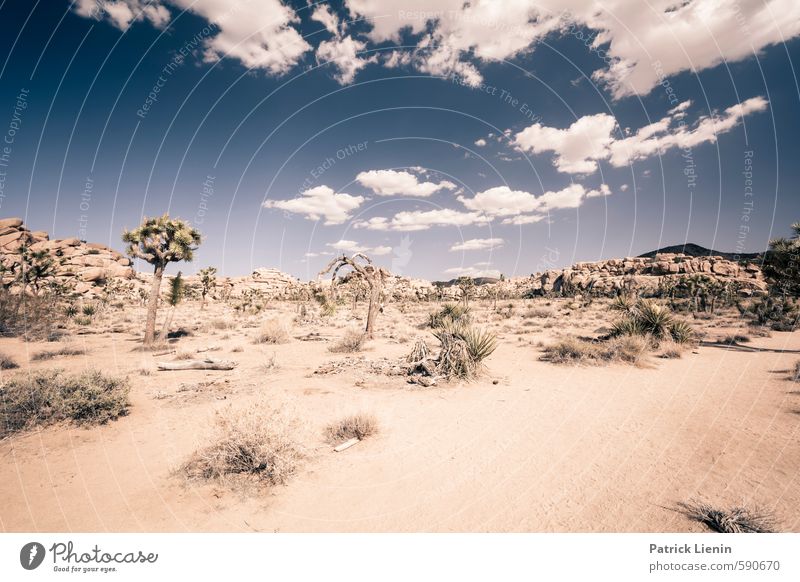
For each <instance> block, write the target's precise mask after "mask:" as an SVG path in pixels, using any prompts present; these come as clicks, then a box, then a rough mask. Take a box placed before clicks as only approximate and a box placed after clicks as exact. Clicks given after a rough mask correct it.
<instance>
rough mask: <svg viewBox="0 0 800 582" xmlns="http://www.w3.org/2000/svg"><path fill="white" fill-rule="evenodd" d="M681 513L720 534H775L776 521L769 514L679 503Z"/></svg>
mask: <svg viewBox="0 0 800 582" xmlns="http://www.w3.org/2000/svg"><path fill="white" fill-rule="evenodd" d="M678 507H679V508H680V511H681V513H683V514H684V515H685V516H686V517H688V518H689V519H692V520H694V521H697V522H700V523H702V524H704V525H705V526H706V527H708V528H709V529H710V530H712V531H715V532H718V533H774V532H775V531H776V527H777V526H776V524H777V522H776V520H775V518H774V516H773V515H772V514H770V513H768V512H765V511H760V510H750V509H747V508H745V507H732V508H731V509H729V510H725V509H717V508H715V507H712V506H711V505H709V504H707V503H702V502H689V503H679V504H678Z"/></svg>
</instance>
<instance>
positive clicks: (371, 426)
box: [325, 412, 378, 445]
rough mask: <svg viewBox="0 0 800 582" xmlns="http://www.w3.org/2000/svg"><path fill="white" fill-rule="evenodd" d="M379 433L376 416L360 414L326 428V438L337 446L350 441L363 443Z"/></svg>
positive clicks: (352, 415) (345, 418)
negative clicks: (355, 440) (354, 440)
mask: <svg viewBox="0 0 800 582" xmlns="http://www.w3.org/2000/svg"><path fill="white" fill-rule="evenodd" d="M377 432H378V421H377V419H376V418H375V416H374V415H372V414H369V413H366V412H359V413H358V414H351V415H350V416H346V417H344V418H343V419H341V420H339V421H337V422H334V423H333V424H330V425H328V426H327V427H326V428H325V438H326V440H327V441H328V442H329V443H330V444H332V445H335V444H339V443H341V442H344V441H349V440H350V439H358V440H360V441H362V440H364V439H365V438H367V437H369V436H372V435H374V434H377Z"/></svg>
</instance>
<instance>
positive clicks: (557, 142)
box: [513, 97, 769, 174]
mask: <svg viewBox="0 0 800 582" xmlns="http://www.w3.org/2000/svg"><path fill="white" fill-rule="evenodd" d="M689 105H691V103H690V102H689V101H686V102H683V103H681V104H679V105H678V106H676V107H674V108H673V109H671V110H670V111H669V112H668V114H667V116H666V117H664V118H662V119H660V120H658V121H656V122H654V123H651V124H649V125H646V126H644V127H642V128H640V129H639V130H637V131H636V132H630V131H627V132H626V133H627V134H628V135H626V136H625V137H615V136H614V132H615V129H616V122H615V120H614V118H613V117H612V116H611V115H608V114H606V113H597V114H595V115H587V116H584V117H581V118H580V119H578V120H577V121H575V122H574V123H573V124H572V125H570V126H569V127H568V128H566V129H559V128H555V127H546V126H543V125H542V124H541V123H535V124H533V125H531V126H529V127H526V128H525V129H523V130H522V131H520V132H519V133H517V134H516V135H514V137H513V143H514V145H515V146H516V147H517V148H519V149H521V150H523V151H526V152H531V153H535V154H539V153H545V152H553V153H554V154H555V156H554V160H553V163H554V165H555V166H556V168H557V169H558V170H559V171H560V172H565V173H570V174H590V173H592V172H594V171H595V170H597V162H598V161H599V160H608V161H609V162H610V163H611V165H612V166H615V167H622V166H625V165H627V164H629V163H631V162H634V161H637V160H643V159H646V158H648V157H650V156H653V155H657V154H661V153H663V152H665V151H666V150H669V149H672V148H683V149H685V148H693V147H696V146H698V145H701V144H704V143H713V142H715V141H716V140H717V136H718V135H720V134H724V133H727V132H729V131H731V130H732V129H733V128H735V127H736V126H737V125H739V123H741V120H742V118H744V117H745V116H747V115H750V114H752V113H756V112H759V111H764V110H765V109H766V108H767V107H768V105H769V103H768V102H767V100H766V99H764V98H763V97H753V98H751V99H747V100H746V101H743V102H742V103H740V104H737V105H733V106H732V107H728V108H727V109H725V110H724V111H723V112H721V113H715V114H713V115H710V116H702V117H700V118H699V119H698V120H697V122H696V123H695V124H694V127H692V126H690V125H689V124H688V123H686V121H685V120H684V118H685V116H686V114H685V111H686V109H687V108H688V107H689Z"/></svg>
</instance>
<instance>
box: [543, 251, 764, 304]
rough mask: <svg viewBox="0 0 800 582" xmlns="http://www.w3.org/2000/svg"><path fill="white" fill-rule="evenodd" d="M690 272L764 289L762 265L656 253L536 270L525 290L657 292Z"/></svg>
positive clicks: (759, 290) (751, 291) (745, 288)
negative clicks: (651, 255) (562, 267)
mask: <svg viewBox="0 0 800 582" xmlns="http://www.w3.org/2000/svg"><path fill="white" fill-rule="evenodd" d="M691 275H707V276H709V277H712V278H714V279H718V280H721V281H731V282H736V283H737V284H738V286H739V288H740V292H741V293H743V294H754V293H763V292H765V291H766V290H767V284H766V282H765V281H764V277H763V275H762V273H761V269H760V267H759V266H758V265H756V264H755V263H750V262H745V263H738V262H735V261H731V260H728V259H725V258H723V257H720V256H710V257H691V256H688V255H682V254H658V255H655V256H654V257H652V258H650V257H626V258H624V259H609V260H607V261H599V262H596V263H576V264H575V265H573V266H572V267H569V268H567V269H561V270H551V271H545V272H544V273H537V274H535V275H532V276H531V277H530V286H529V290H528V292H529V294H532V295H536V294H547V293H551V292H555V293H560V292H564V291H576V292H579V293H589V294H593V295H613V294H616V293H617V292H618V291H619V290H620V289H626V288H630V289H635V290H637V291H639V292H640V293H642V294H645V295H647V294H653V293H656V292H657V291H658V289H659V287H661V286H663V285H664V284H665V283H668V282H674V281H677V280H679V279H681V278H682V277H686V276H691Z"/></svg>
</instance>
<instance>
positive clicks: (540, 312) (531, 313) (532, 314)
mask: <svg viewBox="0 0 800 582" xmlns="http://www.w3.org/2000/svg"><path fill="white" fill-rule="evenodd" d="M548 317H553V311H552V310H550V309H544V308H541V307H531V308H530V309H528V311H526V312H525V313H523V314H522V318H523V319H532V318H536V319H547V318H548Z"/></svg>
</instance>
